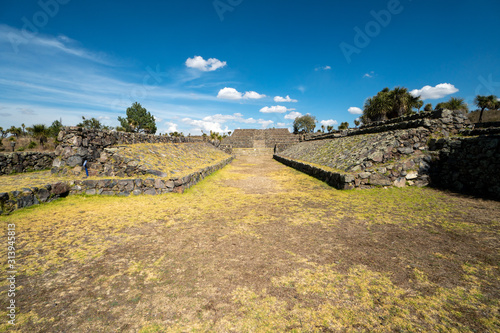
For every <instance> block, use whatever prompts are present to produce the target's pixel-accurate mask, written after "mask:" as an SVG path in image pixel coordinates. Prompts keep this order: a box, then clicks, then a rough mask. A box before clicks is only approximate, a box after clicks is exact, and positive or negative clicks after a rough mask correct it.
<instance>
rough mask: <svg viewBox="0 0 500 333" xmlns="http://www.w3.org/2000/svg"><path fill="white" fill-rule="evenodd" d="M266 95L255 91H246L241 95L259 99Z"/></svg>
mask: <svg viewBox="0 0 500 333" xmlns="http://www.w3.org/2000/svg"><path fill="white" fill-rule="evenodd" d="M264 97H266V95H261V94H259V93H257V92H255V91H247V92H246V93H245V95H243V98H245V99H261V98H264Z"/></svg>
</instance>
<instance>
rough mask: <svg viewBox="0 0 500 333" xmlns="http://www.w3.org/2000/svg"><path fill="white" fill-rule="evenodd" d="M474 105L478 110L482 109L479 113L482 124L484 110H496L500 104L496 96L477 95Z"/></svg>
mask: <svg viewBox="0 0 500 333" xmlns="http://www.w3.org/2000/svg"><path fill="white" fill-rule="evenodd" d="M474 104H476V105H477V107H478V108H481V112H480V113H479V122H482V121H483V112H484V109H488V110H495V109H497V108H498V104H499V103H498V98H497V97H496V96H495V95H489V96H481V95H477V96H476V98H475V99H474Z"/></svg>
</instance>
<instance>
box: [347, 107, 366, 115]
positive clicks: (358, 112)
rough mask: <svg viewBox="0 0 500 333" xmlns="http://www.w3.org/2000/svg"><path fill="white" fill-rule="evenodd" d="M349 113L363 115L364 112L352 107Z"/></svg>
mask: <svg viewBox="0 0 500 333" xmlns="http://www.w3.org/2000/svg"><path fill="white" fill-rule="evenodd" d="M347 111H348V112H349V113H350V114H363V110H361V109H360V108H357V107H355V106H351V107H350V108H349V109H347Z"/></svg>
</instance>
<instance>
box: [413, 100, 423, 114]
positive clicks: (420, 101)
mask: <svg viewBox="0 0 500 333" xmlns="http://www.w3.org/2000/svg"><path fill="white" fill-rule="evenodd" d="M422 106H424V101H422V100H418V101H416V102H415V107H416V108H417V109H418V112H420V109H421V108H422Z"/></svg>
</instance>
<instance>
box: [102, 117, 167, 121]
mask: <svg viewBox="0 0 500 333" xmlns="http://www.w3.org/2000/svg"><path fill="white" fill-rule="evenodd" d="M98 119H99V120H110V119H111V118H110V117H108V116H99V118H98ZM155 121H161V120H158V119H156V117H155Z"/></svg>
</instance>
